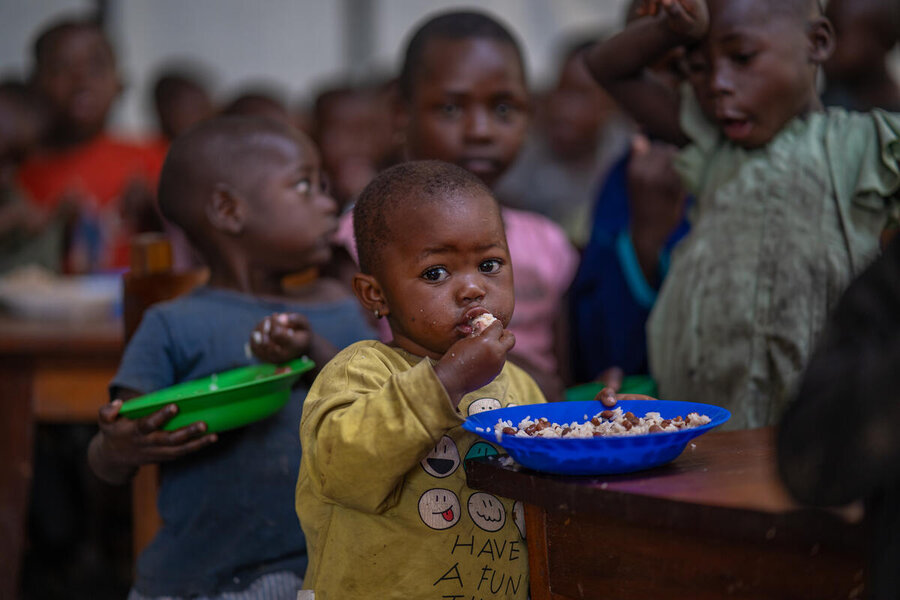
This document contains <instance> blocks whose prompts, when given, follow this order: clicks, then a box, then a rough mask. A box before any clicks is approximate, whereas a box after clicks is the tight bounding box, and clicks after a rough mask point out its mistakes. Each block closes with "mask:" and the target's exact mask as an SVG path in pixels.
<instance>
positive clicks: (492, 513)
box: [468, 492, 506, 531]
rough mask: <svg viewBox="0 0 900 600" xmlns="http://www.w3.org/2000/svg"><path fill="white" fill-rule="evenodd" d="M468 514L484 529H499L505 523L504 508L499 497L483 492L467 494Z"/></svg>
mask: <svg viewBox="0 0 900 600" xmlns="http://www.w3.org/2000/svg"><path fill="white" fill-rule="evenodd" d="M468 509H469V516H470V517H472V522H473V523H475V524H476V525H478V526H479V527H481V528H482V529H484V530H485V531H499V530H500V529H501V528H502V527H503V525H504V524H505V523H506V509H505V508H503V503H502V502H500V499H499V498H497V497H496V496H492V495H491V494H486V493H484V492H475V493H474V494H472V495H471V496H469V505H468Z"/></svg>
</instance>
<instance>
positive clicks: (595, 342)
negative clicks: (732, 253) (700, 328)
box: [571, 153, 690, 383]
mask: <svg viewBox="0 0 900 600" xmlns="http://www.w3.org/2000/svg"><path fill="white" fill-rule="evenodd" d="M629 157H630V153H628V154H626V155H625V156H624V157H622V158H621V159H620V160H619V161H618V162H616V164H615V165H613V167H612V169H611V170H610V171H609V174H608V175H607V178H606V181H605V182H604V184H603V186H602V187H601V189H600V194H599V196H598V197H597V204H596V206H595V207H594V222H593V226H592V229H591V238H590V241H589V242H588V245H587V247H586V248H585V250H584V255H583V256H582V259H581V265H580V266H579V268H578V273H577V275H576V276H575V282H574V283H573V284H572V291H571V302H572V310H571V318H572V327H571V331H572V334H571V339H572V346H573V348H572V366H573V370H574V376H575V381H576V383H583V382H588V381H593V380H594V379H595V378H596V377H597V376H598V375H599V374H600V373H601V372H602V371H603V370H604V369H607V368H608V367H613V366H617V367H621V368H622V370H623V371H624V372H625V374H626V375H637V374H646V373H648V372H649V369H648V366H647V336H646V330H645V327H646V323H647V317H648V316H649V315H650V309H651V308H653V303H654V302H655V301H656V293H657V290H658V288H654V287H653V286H651V285H650V284H649V283H647V280H646V279H645V278H644V274H643V271H641V267H640V265H639V263H638V260H637V255H636V254H635V250H634V246H633V245H632V243H631V236H630V234H629V226H630V216H629V208H628V160H629ZM689 228H690V226H689V225H688V222H687V219H686V218H684V219H682V222H681V224H679V226H678V228H677V229H676V230H675V231H674V232H673V233H672V235H671V237H670V238H669V240H668V241H667V242H666V245H665V247H664V249H663V252H662V253H661V255H660V274H661V275H662V276H665V272H666V269H667V267H668V256H669V251H670V250H671V249H672V248H673V247H674V246H675V244H677V243H678V241H679V240H681V238H683V237H684V236H685V235H686V234H687V232H688V230H689Z"/></svg>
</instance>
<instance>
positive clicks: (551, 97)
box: [496, 38, 632, 248]
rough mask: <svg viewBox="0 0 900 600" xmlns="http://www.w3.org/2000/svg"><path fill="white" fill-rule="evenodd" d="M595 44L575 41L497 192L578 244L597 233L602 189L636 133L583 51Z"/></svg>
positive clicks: (568, 49)
mask: <svg viewBox="0 0 900 600" xmlns="http://www.w3.org/2000/svg"><path fill="white" fill-rule="evenodd" d="M592 39H596V38H592ZM590 44H591V41H588V40H584V41H576V42H571V41H570V42H568V44H567V45H568V48H567V49H566V51H565V52H564V53H563V56H562V60H561V62H560V67H559V72H558V75H557V79H556V82H555V85H554V86H553V88H552V89H550V90H549V91H548V92H547V93H546V94H543V95H542V96H541V97H540V98H539V99H538V100H537V103H536V112H535V120H534V125H533V127H532V130H531V132H530V135H529V137H528V139H527V141H526V143H525V145H524V147H523V148H522V151H521V153H520V154H519V157H518V158H517V159H516V162H515V163H514V164H513V166H512V168H511V169H510V171H509V172H508V173H507V174H506V175H505V176H504V177H503V179H502V180H501V181H500V183H499V184H498V185H497V189H496V193H497V196H498V197H499V198H500V199H501V200H502V201H503V202H504V203H506V204H508V205H509V206H512V207H515V208H520V209H523V210H530V211H533V212H537V213H540V214H542V215H544V216H546V217H549V218H550V219H552V220H553V221H555V222H556V223H558V224H559V225H560V226H561V227H562V228H563V229H564V230H565V232H566V235H568V237H569V240H570V241H571V242H572V243H573V244H574V245H575V246H576V247H578V248H584V246H585V245H586V244H587V241H588V237H589V236H590V216H591V212H592V210H593V207H594V201H595V199H596V194H597V186H598V184H599V182H600V181H601V179H602V177H603V175H604V174H605V173H606V171H607V170H608V169H609V167H610V166H611V164H612V163H613V162H614V161H615V160H616V158H618V157H619V156H620V155H621V153H622V152H623V151H624V149H625V148H627V147H628V144H629V138H630V134H631V131H632V127H631V125H630V122H629V120H628V119H627V118H626V117H625V116H624V115H623V114H622V113H621V112H620V111H619V110H618V108H617V107H616V104H615V102H614V101H613V100H612V98H610V97H609V96H608V95H607V94H606V93H605V92H604V91H603V89H602V88H601V87H600V86H599V85H597V83H596V82H595V81H594V80H593V78H592V77H591V76H590V74H589V73H588V72H587V69H586V68H585V67H584V64H583V62H584V60H583V57H582V54H583V52H584V51H585V50H586V49H587V48H588V47H589V46H590Z"/></svg>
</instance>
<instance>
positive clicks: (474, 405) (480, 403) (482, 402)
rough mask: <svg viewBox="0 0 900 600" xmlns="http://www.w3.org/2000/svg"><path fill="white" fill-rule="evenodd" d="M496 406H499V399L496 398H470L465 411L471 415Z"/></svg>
mask: <svg viewBox="0 0 900 600" xmlns="http://www.w3.org/2000/svg"><path fill="white" fill-rule="evenodd" d="M497 408H500V401H499V400H497V399H496V398H479V399H478V400H472V402H471V403H470V404H469V408H468V410H467V411H466V412H467V414H468V416H470V417H471V416H472V415H477V414H478V413H483V412H485V411H488V410H494V409H497Z"/></svg>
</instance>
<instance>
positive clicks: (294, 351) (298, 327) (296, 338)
mask: <svg viewBox="0 0 900 600" xmlns="http://www.w3.org/2000/svg"><path fill="white" fill-rule="evenodd" d="M249 347H250V351H251V352H252V353H253V355H254V356H256V357H257V358H258V359H260V360H262V361H264V362H268V363H275V364H279V363H283V362H287V361H289V360H293V359H295V358H300V357H301V356H308V357H309V358H310V359H312V360H313V362H315V363H316V365H317V366H320V365H324V364H325V363H327V362H328V361H329V360H331V358H332V357H333V356H334V355H335V354H337V349H336V348H335V347H334V346H332V345H331V344H330V343H329V342H328V341H326V340H325V339H324V338H322V337H321V336H319V335H318V334H316V333H315V332H314V331H313V330H312V327H311V326H310V324H309V320H307V318H306V317H305V316H303V315H301V314H299V313H277V314H274V315H269V316H268V317H266V318H265V319H263V320H262V321H260V322H259V324H258V325H257V326H256V328H255V329H254V330H253V332H252V333H251V334H250V343H249Z"/></svg>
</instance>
